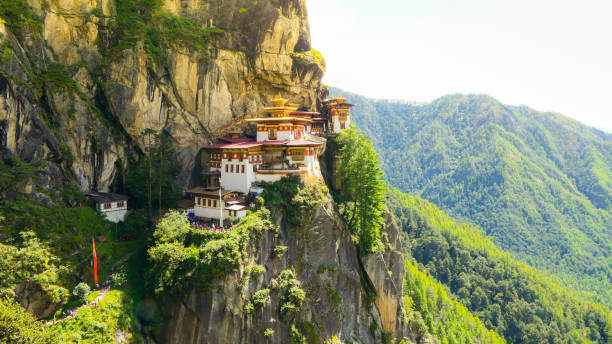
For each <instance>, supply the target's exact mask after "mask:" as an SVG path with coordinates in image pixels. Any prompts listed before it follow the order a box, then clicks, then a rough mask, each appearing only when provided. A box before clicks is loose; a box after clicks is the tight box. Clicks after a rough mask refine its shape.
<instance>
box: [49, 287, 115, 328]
mask: <svg viewBox="0 0 612 344" xmlns="http://www.w3.org/2000/svg"><path fill="white" fill-rule="evenodd" d="M109 290H110V287H106V288H104V289H100V295H98V297H96V299H95V300H93V301H91V302H88V303H85V304H82V305H80V306H79V307H77V308H75V309H73V310H71V311H69V312H68V314H67V315H66V316H64V317H62V318H59V319H54V320H50V321H47V322H46V323H45V325H47V326H49V325H55V324H57V323H60V322H62V321H64V320H66V319H69V318H74V317H75V316H76V314H77V313H78V312H79V310H80V309H81V308H88V307H94V306H96V305H97V304H98V301H100V300H101V299H102V298H103V297H104V296H106V294H107V293H108V291H109Z"/></svg>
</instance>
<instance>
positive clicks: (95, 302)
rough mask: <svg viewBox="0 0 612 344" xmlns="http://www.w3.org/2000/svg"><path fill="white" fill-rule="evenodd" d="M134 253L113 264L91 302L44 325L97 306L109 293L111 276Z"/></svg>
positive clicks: (53, 323)
mask: <svg viewBox="0 0 612 344" xmlns="http://www.w3.org/2000/svg"><path fill="white" fill-rule="evenodd" d="M133 254H134V253H133V252H131V253H128V254H126V255H125V256H123V257H122V258H121V259H119V260H118V261H117V262H116V263H115V264H113V266H112V268H111V271H112V272H111V273H110V274H109V275H108V276H107V278H106V280H104V283H103V284H102V285H103V286H104V287H103V288H102V289H98V290H95V291H98V292H99V294H98V296H97V297H96V298H95V299H94V300H93V301H91V302H86V303H84V304H82V305H80V306H78V307H76V308H73V309H70V310H66V311H65V313H64V314H63V315H62V317H61V318H59V319H53V320H50V321H47V322H46V323H45V325H47V326H50V325H55V324H57V323H60V322H62V321H64V320H66V319H69V318H74V317H75V316H76V315H77V313H78V312H79V310H81V309H83V308H89V307H96V306H97V305H98V302H100V300H102V299H103V298H104V297H105V296H106V294H108V292H109V291H110V288H111V285H110V283H111V281H110V278H111V276H112V275H114V274H115V273H116V272H117V269H118V268H119V267H120V266H122V265H123V264H125V262H127V261H128V260H129V259H130V258H131V257H132V255H133Z"/></svg>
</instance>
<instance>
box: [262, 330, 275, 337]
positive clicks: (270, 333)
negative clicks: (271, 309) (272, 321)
mask: <svg viewBox="0 0 612 344" xmlns="http://www.w3.org/2000/svg"><path fill="white" fill-rule="evenodd" d="M273 335H274V330H273V329H271V328H267V329H266V330H265V331H264V337H272V336H273Z"/></svg>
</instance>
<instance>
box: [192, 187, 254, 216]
mask: <svg viewBox="0 0 612 344" xmlns="http://www.w3.org/2000/svg"><path fill="white" fill-rule="evenodd" d="M187 192H189V193H191V194H192V195H194V196H195V202H194V205H193V213H194V215H195V216H198V217H201V218H211V219H217V220H218V219H220V218H221V215H223V218H224V219H228V218H241V217H243V216H246V211H247V206H246V205H245V200H244V198H242V197H239V194H238V193H237V192H233V191H228V190H224V189H219V188H217V190H214V189H211V188H203V187H197V188H193V189H190V190H187Z"/></svg>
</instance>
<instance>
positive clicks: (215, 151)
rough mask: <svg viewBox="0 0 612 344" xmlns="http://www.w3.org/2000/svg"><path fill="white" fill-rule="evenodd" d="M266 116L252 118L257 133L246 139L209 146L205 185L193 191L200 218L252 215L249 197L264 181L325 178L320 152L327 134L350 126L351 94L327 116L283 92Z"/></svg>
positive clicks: (334, 102)
mask: <svg viewBox="0 0 612 344" xmlns="http://www.w3.org/2000/svg"><path fill="white" fill-rule="evenodd" d="M272 103H273V104H274V106H272V107H268V108H265V111H266V113H265V115H263V116H261V117H256V118H249V119H247V120H246V121H247V123H248V124H251V125H253V126H255V129H256V136H255V137H245V136H243V135H242V132H241V131H232V132H230V135H229V136H227V137H223V138H221V139H219V142H218V143H216V144H211V145H207V146H204V147H203V152H202V168H203V170H204V172H202V177H203V180H202V184H203V186H200V187H196V188H192V189H190V190H187V192H188V193H190V194H192V195H193V196H194V198H195V201H194V205H193V209H189V211H190V213H193V215H194V216H195V217H198V218H202V219H215V220H221V222H222V220H223V219H224V218H225V219H227V218H231V217H232V218H241V217H243V216H245V215H246V211H247V209H248V207H247V202H246V200H247V199H253V198H254V197H253V196H257V195H258V194H260V193H261V192H262V191H263V184H262V183H265V182H267V183H272V182H275V181H278V180H280V179H281V178H282V177H283V176H286V175H298V176H300V177H302V178H305V177H306V176H309V175H310V176H320V174H321V172H320V168H319V159H318V155H319V154H320V153H322V152H320V150H321V146H322V145H323V143H324V142H325V138H324V137H326V136H335V135H337V134H339V133H340V131H341V130H343V129H345V128H348V127H349V124H350V108H351V107H352V106H353V104H349V103H347V102H346V98H342V97H336V98H332V99H329V100H326V101H324V102H323V105H324V107H325V112H324V115H322V114H320V113H318V112H308V111H298V107H299V105H297V104H288V100H287V99H283V98H281V97H280V96H278V97H277V99H274V100H272Z"/></svg>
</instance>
